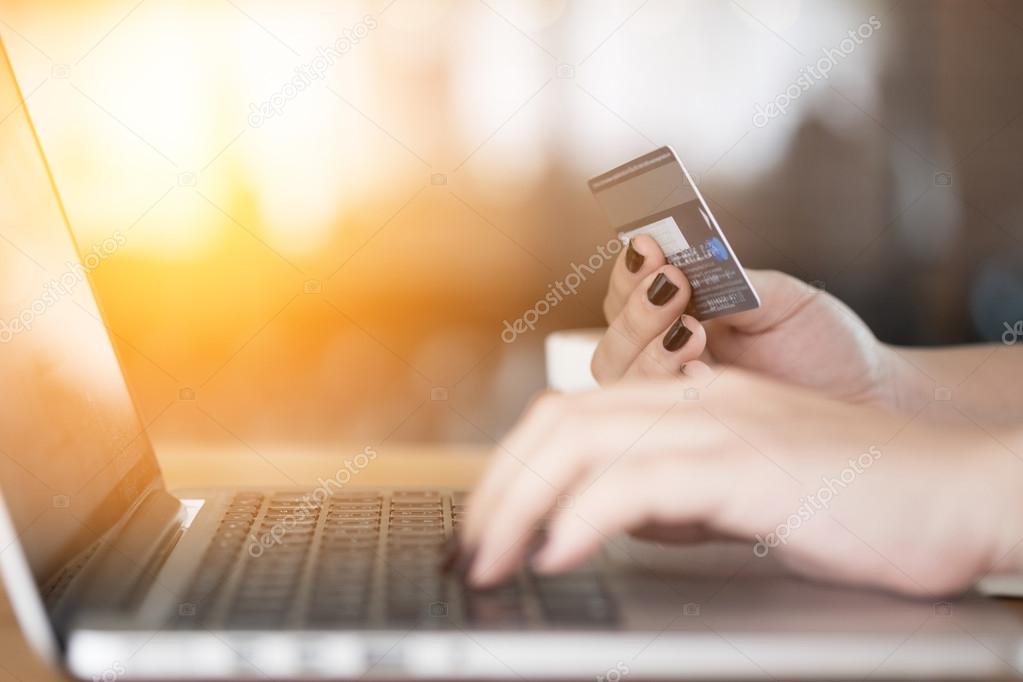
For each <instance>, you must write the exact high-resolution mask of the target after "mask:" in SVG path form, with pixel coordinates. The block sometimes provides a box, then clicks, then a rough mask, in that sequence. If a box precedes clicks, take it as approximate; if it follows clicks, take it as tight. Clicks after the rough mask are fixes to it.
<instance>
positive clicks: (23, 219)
mask: <svg viewBox="0 0 1023 682" xmlns="http://www.w3.org/2000/svg"><path fill="white" fill-rule="evenodd" d="M0 174H2V179H0V396H2V398H0V489H2V491H3V496H4V499H5V501H6V503H7V506H8V511H9V513H10V516H11V518H12V521H13V523H14V526H15V530H16V532H17V533H18V536H19V537H20V539H21V542H22V544H23V548H24V552H25V554H26V556H27V559H28V561H29V564H30V566H31V569H32V572H33V573H34V575H35V578H36V581H37V582H38V583H39V584H43V583H45V582H46V581H47V580H48V579H49V578H50V577H51V576H52V575H53V574H54V573H55V572H56V571H58V570H59V569H60V568H61V567H62V566H64V565H65V564H67V563H68V562H69V561H70V560H72V559H73V558H74V557H75V556H76V555H78V554H79V553H80V552H81V551H82V550H83V549H85V548H86V547H88V546H90V545H92V544H93V542H94V541H95V540H96V539H98V538H99V537H100V535H102V534H103V533H105V532H106V531H107V530H109V529H110V527H111V526H112V525H113V524H114V523H116V522H117V520H118V519H120V518H121V517H122V516H123V515H124V513H125V512H126V511H127V510H128V508H129V507H130V506H131V505H132V503H133V501H134V500H135V499H136V497H137V496H138V495H139V493H140V492H141V491H142V490H144V489H145V488H146V487H147V486H149V485H150V484H151V483H153V482H159V471H158V469H157V465H156V461H155V459H154V457H153V454H152V449H151V447H150V444H149V440H148V438H147V436H146V434H145V433H144V432H143V429H142V426H141V424H140V421H139V418H138V415H137V414H136V412H135V407H134V404H133V403H132V399H131V396H130V395H129V392H128V388H127V386H126V384H125V381H124V377H123V375H122V374H121V369H120V366H119V365H118V362H117V358H116V357H115V355H114V350H113V347H112V345H111V343H110V338H109V337H108V335H107V331H106V328H105V327H104V324H103V321H102V319H101V317H100V314H99V310H98V308H97V305H96V301H95V299H94V298H93V294H92V290H91V288H90V285H89V280H88V276H89V273H90V272H91V271H93V270H95V269H96V268H101V267H103V263H104V262H105V261H107V260H109V259H112V258H117V257H118V254H117V251H118V249H120V248H121V247H122V246H124V244H125V238H124V236H123V234H121V233H120V232H118V231H117V230H116V226H113V227H111V230H110V234H109V235H108V236H107V237H105V238H104V239H103V240H101V241H100V242H98V243H95V244H91V243H90V244H82V245H81V247H82V248H81V249H80V250H81V256H79V253H78V251H77V250H76V248H75V244H74V241H73V239H72V237H71V234H70V232H69V230H68V225H67V221H66V218H65V216H64V211H63V207H62V206H61V203H60V200H59V198H58V197H57V194H56V190H55V188H54V185H53V183H52V178H51V176H50V172H49V169H48V167H47V165H46V161H45V160H44V158H43V155H42V152H41V149H40V147H39V145H38V143H37V140H36V136H35V132H34V130H33V128H32V124H31V122H30V120H29V116H28V112H27V111H26V108H25V104H24V102H23V101H22V97H21V93H20V92H19V90H18V86H17V84H16V82H15V80H14V74H13V71H12V70H11V65H10V62H9V60H8V57H7V54H6V52H5V51H4V48H3V46H2V45H0ZM4 549H5V548H0V551H3V550H4Z"/></svg>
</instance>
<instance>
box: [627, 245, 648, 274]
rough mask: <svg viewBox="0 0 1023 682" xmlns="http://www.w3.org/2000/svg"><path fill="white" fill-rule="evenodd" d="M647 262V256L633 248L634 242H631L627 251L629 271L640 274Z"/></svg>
mask: <svg viewBox="0 0 1023 682" xmlns="http://www.w3.org/2000/svg"><path fill="white" fill-rule="evenodd" d="M645 260H646V256H644V255H643V254H641V253H640V252H639V251H637V250H636V249H634V248H632V242H629V248H628V249H627V250H626V251H625V267H627V268H628V269H629V272H639V269H640V268H641V267H643V261H645Z"/></svg>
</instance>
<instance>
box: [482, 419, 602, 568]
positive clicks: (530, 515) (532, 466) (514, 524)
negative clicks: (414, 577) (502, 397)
mask: <svg viewBox="0 0 1023 682" xmlns="http://www.w3.org/2000/svg"><path fill="white" fill-rule="evenodd" d="M577 418H578V419H581V420H589V419H590V418H589V417H587V416H582V417H577ZM580 423H581V422H580ZM585 432H586V429H585V428H578V427H575V428H573V427H572V426H571V425H569V426H566V425H562V426H560V427H559V431H558V432H557V433H556V434H547V435H546V437H545V438H544V444H543V445H541V446H539V447H538V448H537V449H536V450H535V451H534V453H533V454H532V455H531V456H530V458H529V462H528V466H526V467H524V469H523V470H522V471H520V472H519V473H518V474H517V475H515V476H514V477H513V478H512V479H511V480H508V481H506V482H505V486H504V489H503V490H502V491H501V492H500V493H499V499H498V500H497V501H496V502H495V503H494V504H493V505H492V506H491V508H490V509H489V510H487V511H488V513H487V517H486V518H484V519H482V524H483V525H485V530H484V531H483V532H482V535H481V537H480V538H479V547H478V550H477V553H476V560H475V561H474V563H473V566H472V568H471V569H470V572H469V579H470V581H471V582H472V583H473V584H474V585H476V586H480V587H482V586H487V585H493V584H495V583H498V582H500V581H501V580H503V579H504V578H505V577H506V576H507V575H508V574H509V573H511V572H512V571H513V570H514V569H515V567H516V566H517V565H518V563H519V561H520V560H521V558H522V556H523V554H524V552H525V549H526V548H527V547H528V545H529V542H530V539H531V538H532V536H533V535H535V532H536V530H537V528H538V527H539V525H540V523H541V521H542V519H543V518H544V517H545V516H546V515H547V514H548V512H549V511H550V510H551V509H552V508H554V507H555V506H556V503H557V502H558V499H559V497H561V496H562V495H563V494H564V492H565V491H567V490H569V489H571V488H572V487H573V485H574V483H575V482H576V481H577V480H578V479H580V478H582V477H584V476H586V474H587V473H588V471H589V468H590V467H592V466H593V463H594V462H595V461H597V460H598V459H600V455H599V454H597V455H595V454H594V453H595V452H596V450H595V449H594V448H593V447H592V445H593V444H592V443H588V442H587V441H586V440H584V438H585V436H584V435H583V434H584V433H585Z"/></svg>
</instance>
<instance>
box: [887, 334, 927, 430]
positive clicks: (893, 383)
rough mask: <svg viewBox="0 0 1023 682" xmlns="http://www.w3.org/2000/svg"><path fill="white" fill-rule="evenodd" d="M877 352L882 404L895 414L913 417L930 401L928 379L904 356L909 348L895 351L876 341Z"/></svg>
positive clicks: (907, 353)
mask: <svg viewBox="0 0 1023 682" xmlns="http://www.w3.org/2000/svg"><path fill="white" fill-rule="evenodd" d="M878 353H879V355H880V357H881V365H882V367H883V368H884V370H883V372H882V376H884V377H885V378H884V380H883V381H882V384H883V385H882V386H881V387H879V390H878V392H879V393H880V395H881V400H882V402H883V403H884V404H885V405H886V406H887V407H889V408H891V409H894V410H896V411H898V412H910V413H913V414H916V413H917V412H919V411H920V410H922V409H923V408H924V406H926V405H927V404H928V403H930V402H932V401H933V400H934V390H935V386H934V384H933V382H931V381H930V380H928V379H927V378H926V377H925V376H924V375H923V374H922V373H921V372H920V370H918V369H917V368H916V367H915V365H914V364H913V363H912V361H911V359H910V358H909V357H908V356H911V355H912V354H913V350H912V349H909V348H896V347H894V346H891V345H889V344H887V343H881V342H880V341H879V342H878Z"/></svg>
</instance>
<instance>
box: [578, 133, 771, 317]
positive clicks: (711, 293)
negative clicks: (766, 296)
mask: <svg viewBox="0 0 1023 682" xmlns="http://www.w3.org/2000/svg"><path fill="white" fill-rule="evenodd" d="M589 185H590V191H592V192H593V196H594V197H595V198H596V199H597V203H599V204H600V205H601V207H602V208H603V209H604V212H605V213H606V214H607V217H608V219H609V220H610V221H611V225H612V226H613V227H614V229H615V230H617V231H618V234H619V236H620V237H621V238H622V239H623V240H624V241H628V240H629V239H631V238H632V237H634V236H636V235H638V234H648V235H650V236H651V237H653V239H654V240H655V241H657V243H658V244H660V246H661V250H662V251H663V252H664V255H665V257H666V258H667V259H668V262H669V263H671V264H672V265H675V266H677V267H678V268H680V269H681V270H682V272H684V273H685V275H686V277H687V278H688V279H689V283H690V285H691V286H692V288H693V298H692V300H691V301H690V303H689V308H688V309H687V312H688V313H689V314H690V315H692V316H693V317H695V318H697V319H698V320H709V319H712V318H715V317H721V316H722V315H728V314H731V313H738V312H742V311H744V310H752V309H753V308H757V307H759V306H760V298H759V297H758V296H757V292H756V291H754V289H753V286H752V285H751V284H750V281H749V278H748V277H747V276H746V273H745V271H744V270H743V269H742V265H741V264H740V263H739V259H738V258H736V256H735V252H734V251H732V247H731V246H730V245H729V244H728V240H727V239H725V235H724V234H723V233H722V232H721V227H720V226H719V225H718V222H717V220H716V219H715V218H714V215H713V214H712V213H711V212H710V208H709V207H708V206H707V203H706V202H705V201H704V200H703V197H702V196H701V195H700V191H699V190H698V189H697V188H696V185H695V184H694V183H693V181H692V178H691V177H690V176H689V173H688V172H687V171H686V169H685V167H684V166H683V165H682V162H681V161H679V159H678V156H676V154H675V152H674V150H672V149H671V147H661V148H660V149H657V150H655V151H652V152H650V153H649V154H644V155H643V156H640V157H639V158H636V159H633V160H632V161H629V162H628V163H624V164H622V165H621V166H618V167H617V168H614V169H612V170H610V171H608V172H607V173H604V174H602V175H598V176H597V177H595V178H593V179H592V180H590V182H589Z"/></svg>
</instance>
